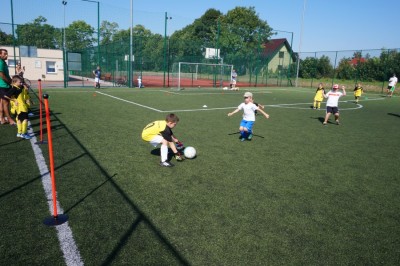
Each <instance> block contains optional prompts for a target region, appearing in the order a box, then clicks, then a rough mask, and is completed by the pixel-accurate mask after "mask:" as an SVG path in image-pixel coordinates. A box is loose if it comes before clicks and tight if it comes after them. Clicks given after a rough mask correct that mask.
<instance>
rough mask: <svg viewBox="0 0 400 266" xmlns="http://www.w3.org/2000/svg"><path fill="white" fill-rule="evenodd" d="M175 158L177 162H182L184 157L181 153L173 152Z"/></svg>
mask: <svg viewBox="0 0 400 266" xmlns="http://www.w3.org/2000/svg"><path fill="white" fill-rule="evenodd" d="M175 160H177V161H178V162H182V161H183V160H185V158H184V157H183V155H179V154H175Z"/></svg>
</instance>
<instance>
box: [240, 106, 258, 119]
mask: <svg viewBox="0 0 400 266" xmlns="http://www.w3.org/2000/svg"><path fill="white" fill-rule="evenodd" d="M238 109H239V110H243V119H244V120H246V121H256V115H255V113H254V111H255V110H258V106H257V105H255V104H254V103H248V104H246V103H241V104H240V105H239V106H238Z"/></svg>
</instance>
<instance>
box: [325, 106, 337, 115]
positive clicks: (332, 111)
mask: <svg viewBox="0 0 400 266" xmlns="http://www.w3.org/2000/svg"><path fill="white" fill-rule="evenodd" d="M326 112H327V113H333V114H338V113H339V108H338V107H332V106H327V107H326Z"/></svg>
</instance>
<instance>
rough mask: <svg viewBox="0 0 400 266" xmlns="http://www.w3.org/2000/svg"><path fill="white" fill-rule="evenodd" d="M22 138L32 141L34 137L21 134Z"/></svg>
mask: <svg viewBox="0 0 400 266" xmlns="http://www.w3.org/2000/svg"><path fill="white" fill-rule="evenodd" d="M21 138H23V139H31V138H32V137H31V136H29V135H28V134H21Z"/></svg>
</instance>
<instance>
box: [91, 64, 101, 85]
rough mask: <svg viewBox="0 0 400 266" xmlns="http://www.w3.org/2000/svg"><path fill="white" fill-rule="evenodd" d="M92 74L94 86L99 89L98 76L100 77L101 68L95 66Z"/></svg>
mask: <svg viewBox="0 0 400 266" xmlns="http://www.w3.org/2000/svg"><path fill="white" fill-rule="evenodd" d="M93 74H94V88H95V89H100V78H101V68H100V66H97V68H96V69H95V70H93Z"/></svg>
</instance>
